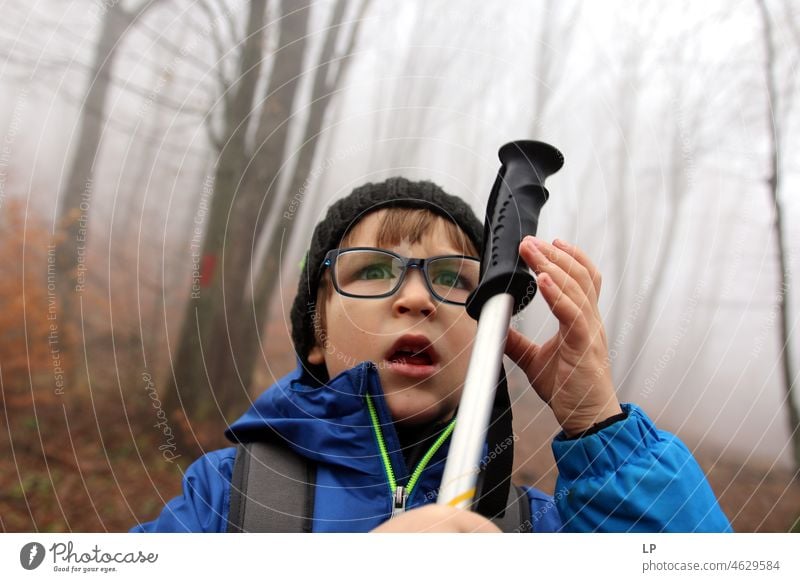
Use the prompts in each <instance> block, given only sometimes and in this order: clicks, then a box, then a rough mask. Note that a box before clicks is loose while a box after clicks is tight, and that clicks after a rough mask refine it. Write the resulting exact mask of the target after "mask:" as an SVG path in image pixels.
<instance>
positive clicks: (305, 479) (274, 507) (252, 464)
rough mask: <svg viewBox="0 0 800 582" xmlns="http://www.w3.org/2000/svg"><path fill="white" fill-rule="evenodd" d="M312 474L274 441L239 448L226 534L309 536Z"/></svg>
mask: <svg viewBox="0 0 800 582" xmlns="http://www.w3.org/2000/svg"><path fill="white" fill-rule="evenodd" d="M315 481H316V471H315V467H314V465H313V463H309V462H307V461H306V459H304V458H303V457H301V456H300V455H298V454H296V453H295V452H294V451H292V450H291V449H290V448H289V447H288V446H286V445H285V444H283V443H280V442H274V441H267V442H255V443H247V444H244V445H241V444H240V445H239V446H238V447H237V450H236V461H235V463H234V466H233V476H232V478H231V496H230V505H229V511H228V531H229V532H266V533H302V532H311V526H312V517H313V514H314V485H315Z"/></svg>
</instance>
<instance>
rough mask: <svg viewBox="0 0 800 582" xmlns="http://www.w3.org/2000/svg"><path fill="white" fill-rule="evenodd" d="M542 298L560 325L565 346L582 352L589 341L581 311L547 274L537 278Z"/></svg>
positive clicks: (586, 325)
mask: <svg viewBox="0 0 800 582" xmlns="http://www.w3.org/2000/svg"><path fill="white" fill-rule="evenodd" d="M538 282H539V289H541V291H542V297H544V300H545V301H546V302H547V305H549V306H550V311H552V312H553V315H555V316H556V318H557V319H558V321H559V323H560V324H561V333H562V335H563V337H564V340H565V341H566V343H567V345H569V346H570V347H572V348H575V349H577V350H580V351H582V350H583V348H584V347H585V346H586V345H587V344H588V342H589V341H590V337H589V326H588V323H587V320H586V317H584V313H583V311H582V310H581V309H580V308H579V307H578V306H577V305H576V304H575V303H574V302H573V301H572V299H570V298H569V297H568V296H567V294H566V293H564V291H563V290H562V289H560V288H559V287H558V285H556V283H555V281H553V278H552V277H551V276H550V274H549V273H542V274H541V275H539V277H538Z"/></svg>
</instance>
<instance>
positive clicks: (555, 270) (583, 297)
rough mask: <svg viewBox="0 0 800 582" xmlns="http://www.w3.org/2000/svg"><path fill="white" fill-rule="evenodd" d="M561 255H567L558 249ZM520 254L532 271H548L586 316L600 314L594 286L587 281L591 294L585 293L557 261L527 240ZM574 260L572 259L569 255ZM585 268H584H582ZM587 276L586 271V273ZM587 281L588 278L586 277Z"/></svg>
mask: <svg viewBox="0 0 800 582" xmlns="http://www.w3.org/2000/svg"><path fill="white" fill-rule="evenodd" d="M558 252H559V253H561V255H563V256H565V257H566V256H568V255H566V253H563V252H562V251H558ZM520 256H521V257H522V258H523V259H525V261H526V262H527V263H528V265H529V266H530V267H531V269H533V271H534V272H535V273H536V274H537V275H539V274H541V273H548V274H549V275H550V276H551V277H552V279H553V281H554V282H555V284H556V285H557V286H558V287H559V288H560V289H561V290H562V291H563V292H564V293H566V295H567V296H568V297H569V298H570V299H571V300H572V302H573V303H574V304H575V305H577V306H578V307H579V308H580V309H581V310H582V311H584V313H585V315H586V317H587V318H594V319H599V317H600V314H599V310H598V308H597V302H596V301H595V300H594V299H593V297H594V288H593V287H592V286H591V283H589V287H590V288H591V290H590V291H589V292H590V293H591V296H588V295H587V294H586V291H585V289H584V288H583V287H582V286H581V285H580V284H579V283H578V281H577V280H576V279H575V278H574V277H571V276H570V275H569V273H566V272H565V271H564V269H562V268H561V267H560V266H559V265H558V264H557V263H555V262H553V261H550V260H549V258H548V256H546V255H545V254H544V253H543V252H542V250H541V249H540V248H539V247H537V246H536V245H535V244H532V243H531V242H530V241H529V240H526V241H525V242H524V243H523V246H522V247H521V249H520ZM570 260H571V261H573V262H574V259H572V258H571V257H570ZM580 268H581V269H583V267H580ZM584 270H585V269H584ZM587 277H588V273H587ZM587 281H588V279H587Z"/></svg>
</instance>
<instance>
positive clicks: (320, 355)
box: [307, 344, 325, 366]
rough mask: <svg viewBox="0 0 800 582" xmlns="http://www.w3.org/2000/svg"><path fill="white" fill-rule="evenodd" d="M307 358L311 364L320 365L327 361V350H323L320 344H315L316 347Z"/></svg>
mask: <svg viewBox="0 0 800 582" xmlns="http://www.w3.org/2000/svg"><path fill="white" fill-rule="evenodd" d="M307 359H308V363H309V364H314V365H315V366H319V365H321V364H324V363H325V352H324V351H323V350H322V348H321V347H320V346H319V344H315V345H314V347H313V348H311V350H310V351H309V352H308V358H307Z"/></svg>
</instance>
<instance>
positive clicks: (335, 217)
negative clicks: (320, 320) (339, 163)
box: [291, 177, 483, 384]
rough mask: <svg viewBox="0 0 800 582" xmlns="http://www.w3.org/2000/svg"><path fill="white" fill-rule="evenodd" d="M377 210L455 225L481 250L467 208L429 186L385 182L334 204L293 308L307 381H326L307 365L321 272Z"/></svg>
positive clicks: (478, 226)
mask: <svg viewBox="0 0 800 582" xmlns="http://www.w3.org/2000/svg"><path fill="white" fill-rule="evenodd" d="M380 208H424V209H427V210H430V211H431V212H434V213H436V214H438V215H440V216H442V217H444V218H446V219H448V220H450V221H452V222H454V223H455V224H457V225H458V226H459V227H460V228H461V230H463V231H464V233H465V234H466V235H467V236H468V237H469V239H470V240H471V241H472V243H473V244H474V245H475V248H476V249H478V251H481V250H482V247H483V244H482V243H483V224H482V223H481V222H480V221H479V220H478V218H477V217H476V216H475V213H474V212H473V210H472V208H470V207H469V205H468V204H467V203H466V202H464V201H463V200H461V199H460V198H457V197H456V196H451V195H450V194H447V193H446V192H445V191H444V190H442V188H440V187H439V186H437V185H436V184H434V183H433V182H428V181H421V182H412V181H410V180H407V179H406V178H400V177H395V178H389V179H388V180H386V181H384V182H379V183H368V184H364V185H363V186H360V187H358V188H356V189H355V190H353V191H352V192H351V193H350V194H349V195H348V196H346V197H344V198H342V199H340V200H338V201H336V202H335V203H334V204H333V205H332V206H331V207H330V208H329V209H328V213H327V214H326V216H325V218H324V219H323V220H322V221H321V222H320V223H319V224H317V226H316V228H315V229H314V234H313V235H312V237H311V244H310V246H309V249H308V254H307V255H306V258H305V263H304V265H303V270H302V273H301V275H300V283H299V285H298V287H297V295H296V297H295V299H294V304H293V305H292V311H291V320H292V341H293V342H294V348H295V351H296V353H297V356H298V358H299V359H300V362H301V364H302V366H303V367H304V368H305V371H306V373H307V375H308V376H309V380H313V381H314V382H315V383H320V384H323V383H325V382H327V381H328V372H327V369H326V368H325V365H324V364H322V365H314V364H310V363H309V362H308V360H307V358H308V353H309V351H310V350H311V348H312V347H313V346H314V322H313V315H314V311H315V309H314V306H315V304H316V300H317V288H318V287H319V281H320V275H321V273H320V268H321V266H322V262H323V260H324V259H325V255H326V254H327V253H328V251H329V250H331V249H335V248H337V247H338V246H339V244H340V243H341V241H342V238H343V237H344V236H345V234H346V233H347V232H348V231H349V230H350V229H351V228H352V227H353V226H355V225H356V223H358V222H359V221H360V220H361V219H362V218H364V216H365V215H366V214H368V213H370V212H373V211H375V210H378V209H380Z"/></svg>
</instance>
